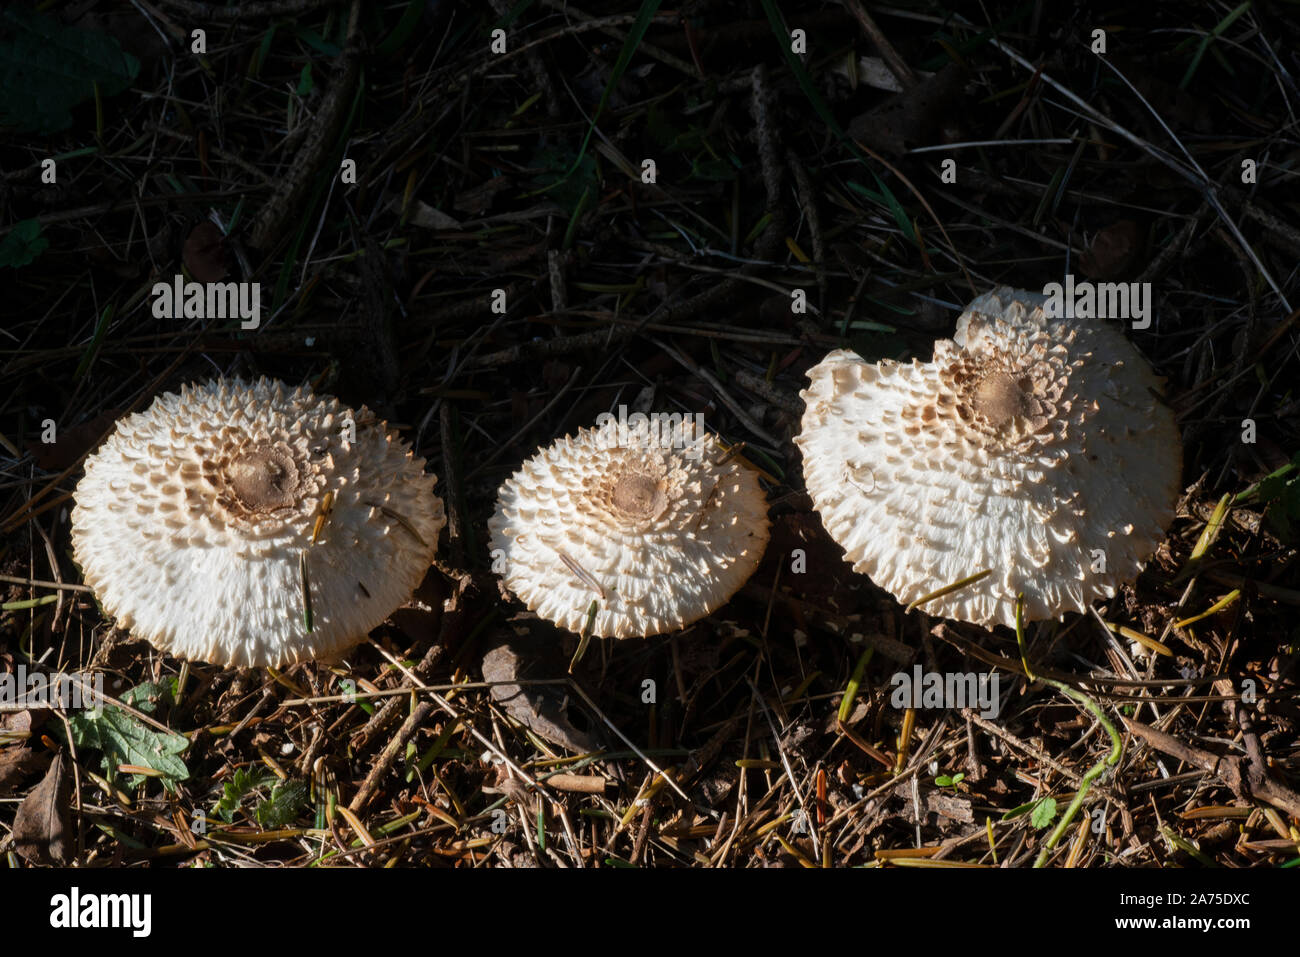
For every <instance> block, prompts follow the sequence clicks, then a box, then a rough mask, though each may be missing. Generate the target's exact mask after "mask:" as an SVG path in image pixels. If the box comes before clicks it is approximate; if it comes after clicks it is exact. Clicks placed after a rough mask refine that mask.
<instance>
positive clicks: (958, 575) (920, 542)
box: [795, 287, 1182, 626]
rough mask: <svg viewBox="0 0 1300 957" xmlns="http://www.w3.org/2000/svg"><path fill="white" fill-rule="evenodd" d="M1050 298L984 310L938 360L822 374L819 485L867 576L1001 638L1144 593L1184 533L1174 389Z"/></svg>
mask: <svg viewBox="0 0 1300 957" xmlns="http://www.w3.org/2000/svg"><path fill="white" fill-rule="evenodd" d="M1044 302H1045V299H1044V297H1043V296H1041V295H1037V294H1034V293H1029V292H1024V291H1020V290H1013V289H1009V288H1006V287H1002V288H999V289H996V290H994V291H993V292H990V293H986V294H985V295H983V296H980V297H979V298H978V299H976V300H975V301H974V302H972V303H971V304H970V306H969V307H968V308H967V310H966V312H965V313H963V314H962V316H961V318H960V319H959V320H958V322H957V332H956V335H955V336H954V340H953V341H949V340H941V341H939V342H936V343H935V346H934V360H933V361H932V362H927V363H922V362H917V361H913V362H912V363H911V364H910V365H904V364H900V363H897V362H891V361H882V362H880V363H879V364H874V365H873V364H870V363H867V362H864V361H863V360H862V359H860V358H859V357H858V356H856V355H854V354H853V353H851V352H849V351H847V350H843V349H841V350H837V351H835V352H832V353H831V354H830V355H828V356H826V358H825V359H823V360H822V361H821V362H820V363H818V364H817V365H816V366H814V367H813V368H812V369H811V370H810V371H809V373H808V375H809V378H810V379H811V380H812V384H811V385H810V386H809V388H807V389H806V390H804V392H803V393H802V396H803V399H804V401H805V402H806V403H807V409H806V411H805V412H804V417H803V426H802V434H801V435H800V436H799V437H798V438H797V439H796V440H795V441H796V443H797V444H798V445H799V447H800V450H801V451H802V453H803V460H804V478H805V481H806V483H807V486H808V493H809V495H810V496H811V497H812V500H813V504H814V506H815V507H816V509H817V511H818V512H820V513H821V517H822V522H823V523H824V524H825V526H826V529H827V531H828V532H830V534H831V537H832V538H834V539H835V540H836V541H837V542H839V544H840V545H841V546H842V547H843V548H844V550H845V552H846V554H847V558H848V559H849V561H851V562H852V563H853V567H854V570H855V571H859V572H863V573H865V574H867V575H869V576H870V577H871V579H872V580H873V581H875V582H876V584H878V585H880V586H881V587H883V588H886V589H888V590H889V591H890V592H892V593H893V594H894V595H895V596H896V597H897V598H898V599H899V601H901V602H905V603H906V602H911V601H914V600H916V599H918V598H920V597H922V596H924V595H928V594H929V593H931V592H933V591H936V590H938V589H940V588H943V587H944V586H945V585H949V584H952V583H954V582H956V581H959V580H961V579H963V578H967V577H969V576H971V575H974V574H976V573H978V572H982V571H984V570H985V569H991V571H992V574H990V575H988V576H987V577H985V578H983V579H981V580H980V581H978V582H975V583H973V584H971V585H968V586H966V587H964V588H962V589H959V590H957V591H955V592H952V593H950V594H948V595H946V596H943V597H940V598H935V599H933V600H932V601H930V602H928V603H927V604H926V605H925V610H926V611H927V612H929V613H931V614H935V615H939V616H943V617H947V618H955V619H960V620H963V621H973V622H977V623H979V624H983V625H986V626H992V625H993V624H998V623H1001V624H1004V625H1013V624H1014V623H1015V599H1016V595H1017V593H1019V592H1023V593H1024V595H1025V612H1026V620H1034V619H1041V618H1054V617H1058V616H1060V615H1062V614H1063V613H1064V612H1066V611H1083V610H1085V609H1086V608H1087V606H1088V604H1089V603H1090V602H1092V601H1093V599H1095V598H1097V597H1099V596H1106V597H1110V596H1112V595H1114V594H1115V589H1116V587H1117V586H1118V585H1119V584H1120V583H1122V582H1125V581H1128V580H1130V579H1132V578H1133V577H1135V576H1136V575H1137V573H1138V571H1140V569H1141V566H1142V563H1143V562H1144V561H1145V560H1146V559H1147V558H1148V557H1150V555H1151V554H1152V552H1153V551H1154V550H1155V547H1156V545H1157V544H1158V543H1159V542H1160V540H1161V538H1162V537H1163V535H1164V529H1165V526H1166V525H1167V524H1168V523H1169V521H1170V520H1171V519H1172V518H1173V514H1174V506H1175V504H1176V503H1177V499H1178V494H1179V480H1180V474H1181V471H1182V445H1181V442H1180V440H1179V436H1178V429H1177V426H1176V425H1175V423H1174V417H1173V413H1172V412H1171V411H1170V410H1169V408H1168V407H1166V406H1165V405H1163V404H1162V403H1161V402H1160V401H1159V399H1158V398H1157V396H1156V394H1155V392H1156V390H1158V389H1159V388H1160V386H1161V385H1162V382H1163V380H1161V379H1160V378H1158V377H1157V376H1156V375H1155V374H1154V373H1153V372H1152V371H1151V368H1150V366H1149V365H1148V364H1147V362H1146V360H1145V359H1143V358H1142V356H1141V355H1139V354H1138V352H1137V350H1136V349H1134V348H1133V346H1132V345H1130V344H1129V342H1128V340H1127V339H1125V337H1124V335H1123V334H1122V333H1121V332H1119V331H1118V330H1116V329H1114V328H1112V327H1110V326H1107V325H1105V324H1104V323H1103V322H1101V321H1100V320H1089V319H1077V318H1073V319H1065V318H1051V317H1047V316H1045V315H1044V310H1043V304H1044Z"/></svg>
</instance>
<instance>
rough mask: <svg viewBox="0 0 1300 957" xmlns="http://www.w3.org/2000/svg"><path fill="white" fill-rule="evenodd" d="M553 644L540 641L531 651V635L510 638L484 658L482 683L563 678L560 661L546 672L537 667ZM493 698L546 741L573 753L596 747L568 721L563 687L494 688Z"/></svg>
mask: <svg viewBox="0 0 1300 957" xmlns="http://www.w3.org/2000/svg"><path fill="white" fill-rule="evenodd" d="M553 644H554V643H553V642H539V643H538V647H537V648H536V649H533V648H532V647H531V643H530V636H526V635H525V636H520V635H511V636H510V637H508V638H506V639H504V640H503V641H501V642H500V643H499V644H497V645H496V646H495V647H493V648H491V649H489V650H488V652H487V654H485V655H484V656H483V680H484V681H506V682H514V681H518V680H522V679H526V678H535V679H536V678H558V677H562V676H563V675H564V666H563V665H562V664H561V663H560V662H559V661H554V662H553V663H552V667H551V669H549V670H545V671H544V670H543V668H539V667H537V663H538V661H539V660H540V661H543V663H544V659H545V657H548V656H547V655H546V654H545V651H546V649H547V648H548V646H550V645H553ZM534 651H536V652H537V654H534V653H533V652H534ZM549 657H553V656H549ZM492 697H493V698H494V699H495V700H496V701H497V702H498V703H499V704H500V705H501V706H502V707H503V708H505V709H506V713H507V714H509V715H510V717H512V718H514V719H515V720H516V721H518V722H519V723H520V724H522V725H524V726H525V727H527V728H529V729H531V730H532V731H533V732H535V733H536V734H537V735H539V736H540V737H543V738H545V739H546V740H547V741H551V742H554V743H555V744H558V745H560V746H561V747H563V748H567V749H568V750H570V751H573V752H576V753H582V752H585V751H594V750H596V748H597V747H598V746H599V745H598V743H597V742H596V740H595V739H594V738H593V737H592V736H591V735H589V734H587V733H586V732H584V731H581V730H579V729H578V728H575V727H574V726H573V723H572V721H570V719H569V714H568V708H567V699H566V693H565V691H564V686H563V685H532V686H528V685H518V684H500V685H494V686H493V687H492Z"/></svg>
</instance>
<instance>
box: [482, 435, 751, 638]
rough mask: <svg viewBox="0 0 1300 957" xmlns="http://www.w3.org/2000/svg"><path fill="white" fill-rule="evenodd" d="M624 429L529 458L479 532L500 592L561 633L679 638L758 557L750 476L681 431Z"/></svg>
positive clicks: (572, 439) (577, 438)
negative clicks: (485, 536)
mask: <svg viewBox="0 0 1300 957" xmlns="http://www.w3.org/2000/svg"><path fill="white" fill-rule="evenodd" d="M635 420H636V417H635V416H633V417H629V421H631V422H632V426H631V427H626V426H625V427H623V428H621V429H620V428H616V427H615V424H614V423H612V422H611V423H610V424H609V425H608V426H606V427H603V428H596V429H579V430H578V432H577V434H576V435H572V436H566V437H564V438H562V439H558V440H557V441H556V442H554V443H553V444H552V445H550V446H548V447H547V448H544V449H538V451H537V454H536V455H534V456H533V457H532V458H530V459H529V460H528V461H526V462H525V463H524V464H523V466H522V467H521V468H520V469H519V471H517V472H516V473H515V474H514V476H513V477H512V478H510V479H508V480H506V482H505V483H504V484H503V485H502V486H501V488H500V490H499V493H498V498H497V508H496V513H495V514H494V515H493V516H492V518H491V520H490V521H489V522H488V529H489V530H490V532H491V535H492V541H491V548H492V550H493V551H492V557H493V569H494V570H495V571H497V572H499V573H501V574H502V577H503V579H504V582H505V585H506V587H507V588H509V589H510V591H511V592H513V593H514V594H515V595H516V596H518V597H519V598H520V599H521V600H522V601H523V602H524V604H525V605H527V606H528V608H529V609H530V610H532V611H534V612H536V613H537V614H538V615H539V616H541V617H542V618H545V619H547V620H548V621H551V622H554V623H555V624H557V625H559V626H560V627H561V628H567V629H568V630H569V631H572V632H577V633H583V632H584V630H585V629H586V628H587V626H588V623H589V622H590V625H591V631H590V633H591V634H592V635H595V636H597V637H602V638H608V637H614V638H628V637H640V636H645V635H655V634H660V633H663V632H669V631H674V630H676V629H679V628H683V627H685V626H686V625H689V624H691V623H692V622H694V621H697V620H698V619H700V618H703V617H704V616H705V615H708V614H710V613H711V612H713V611H714V610H715V609H717V608H718V607H720V606H721V605H723V604H724V603H725V602H726V601H727V600H728V599H729V598H730V597H731V596H732V595H733V594H734V593H735V592H736V590H737V589H739V588H740V586H741V585H742V584H744V582H745V581H746V579H748V578H749V576H750V575H751V574H752V573H753V571H754V568H755V567H756V566H757V565H758V562H759V559H760V558H762V555H763V548H764V546H765V545H766V544H767V539H768V520H767V502H766V501H765V498H764V495H763V490H762V489H761V488H760V486H759V484H758V479H757V477H756V476H755V474H754V472H753V471H752V470H751V469H750V468H749V467H747V466H746V465H744V464H742V462H740V461H738V460H737V459H736V458H734V457H727V456H724V455H721V454H720V450H719V447H718V444H717V442H716V440H715V439H714V437H713V436H712V435H710V434H708V433H703V432H702V430H701V429H699V428H698V425H697V423H696V422H695V421H694V420H692V419H691V418H689V417H687V418H686V419H685V420H684V421H683V420H682V418H681V417H680V416H679V415H677V414H672V415H666V414H658V415H656V416H652V417H650V418H649V419H646V420H644V421H640V422H638V421H635ZM593 602H594V603H595V605H594V615H593V613H592V609H593Z"/></svg>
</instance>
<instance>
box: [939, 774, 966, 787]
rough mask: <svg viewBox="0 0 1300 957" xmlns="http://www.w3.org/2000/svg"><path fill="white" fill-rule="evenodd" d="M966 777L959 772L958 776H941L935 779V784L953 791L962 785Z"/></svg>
mask: <svg viewBox="0 0 1300 957" xmlns="http://www.w3.org/2000/svg"><path fill="white" fill-rule="evenodd" d="M965 777H966V775H965V774H964V773H961V772H958V773H957V774H954V775H951V776H949V775H947V774H941V775H939V776H938V777H937V778H935V779H934V783H935V784H936V785H937V786H939V787H941V788H952V789H953V790H956V789H957V785H959V784H961V782H962V781H963V780H964V779H965Z"/></svg>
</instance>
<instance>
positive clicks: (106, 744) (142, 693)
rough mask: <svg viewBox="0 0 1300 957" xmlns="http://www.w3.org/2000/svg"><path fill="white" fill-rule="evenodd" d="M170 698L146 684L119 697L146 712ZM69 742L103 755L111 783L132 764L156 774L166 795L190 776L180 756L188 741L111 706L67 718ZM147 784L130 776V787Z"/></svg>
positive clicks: (164, 691)
mask: <svg viewBox="0 0 1300 957" xmlns="http://www.w3.org/2000/svg"><path fill="white" fill-rule="evenodd" d="M169 694H170V692H169V690H168V689H167V688H165V687H164V686H162V685H157V684H154V683H153V682H147V683H145V684H142V685H140V686H139V687H136V688H132V689H131V690H130V691H128V692H127V693H126V694H124V695H122V701H123V702H124V703H126V704H129V705H131V706H132V707H133V708H137V709H139V710H140V711H144V712H148V711H152V710H154V708H155V707H156V706H157V704H158V702H159V701H161V700H162V699H163V698H165V697H167V696H168V695H169ZM68 727H69V728H70V729H71V731H72V741H73V743H74V744H75V745H76V746H77V747H78V748H90V749H93V750H96V751H101V752H103V767H104V771H105V774H106V776H107V777H109V778H110V779H111V778H113V777H114V776H115V775H116V774H117V768H118V765H122V764H134V765H137V766H138V767H142V768H150V769H152V770H154V771H157V772H159V774H160V777H159V780H160V781H161V782H162V785H163V787H164V788H165V789H166V790H168V791H174V790H176V784H177V782H180V781H184V780H186V779H187V778H189V776H190V772H189V769H188V768H187V767H186V766H185V762H184V761H182V760H181V758H180V755H181V754H183V753H184V752H185V749H186V748H188V747H189V746H190V742H189V739H188V738H186V737H185V736H184V735H180V734H175V733H173V732H170V731H169V732H165V733H164V732H160V731H155V730H154V729H153V728H151V727H149V726H148V725H146V724H145V723H144V722H143V721H141V720H140V719H139V718H137V717H136V716H135V715H133V714H129V713H128V712H126V711H123V710H122V709H121V708H118V707H116V706H114V705H105V706H104V707H102V708H95V709H94V710H90V711H79V712H76V713H74V714H71V715H69V716H68ZM145 780H146V776H145V775H142V774H133V775H132V776H131V786H132V787H138V786H139V785H140V784H141V783H143V782H144V781H145Z"/></svg>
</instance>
